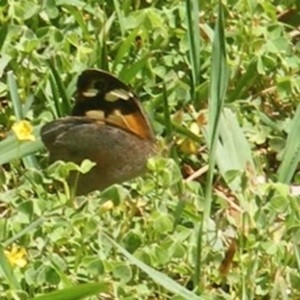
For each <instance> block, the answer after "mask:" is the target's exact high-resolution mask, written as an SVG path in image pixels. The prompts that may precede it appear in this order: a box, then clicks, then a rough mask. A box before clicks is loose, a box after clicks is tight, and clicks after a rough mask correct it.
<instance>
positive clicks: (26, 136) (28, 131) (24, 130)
mask: <svg viewBox="0 0 300 300" xmlns="http://www.w3.org/2000/svg"><path fill="white" fill-rule="evenodd" d="M12 130H13V132H14V133H15V135H16V136H17V138H18V140H19V141H34V140H35V136H34V135H33V134H32V126H31V124H30V123H29V122H27V121H25V120H22V121H20V122H18V123H15V124H14V125H13V126H12Z"/></svg>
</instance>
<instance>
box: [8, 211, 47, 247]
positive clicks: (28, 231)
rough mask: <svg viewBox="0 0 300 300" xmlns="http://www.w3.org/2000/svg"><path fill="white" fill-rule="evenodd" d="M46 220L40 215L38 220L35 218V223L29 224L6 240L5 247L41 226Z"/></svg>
mask: <svg viewBox="0 0 300 300" xmlns="http://www.w3.org/2000/svg"><path fill="white" fill-rule="evenodd" d="M44 221H45V218H44V217H40V218H38V219H37V220H35V221H34V222H33V223H31V224H29V225H28V226H27V227H25V228H24V229H23V230H21V231H19V232H18V233H17V234H15V235H14V236H13V237H12V238H10V239H8V240H6V241H5V242H4V243H3V246H4V247H7V246H9V245H10V244H12V243H13V242H15V241H16V240H18V239H19V238H21V237H22V236H23V235H25V234H27V233H30V232H31V231H32V230H33V229H35V228H37V227H39V226H40V225H41V224H43V222H44Z"/></svg>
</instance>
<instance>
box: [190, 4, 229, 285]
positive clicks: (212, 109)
mask: <svg viewBox="0 0 300 300" xmlns="http://www.w3.org/2000/svg"><path fill="white" fill-rule="evenodd" d="M211 68H212V70H211V82H210V98H209V104H208V115H209V119H208V148H209V170H208V173H207V181H206V187H205V204H204V211H203V220H202V224H201V226H200V229H199V233H198V242H197V254H196V258H197V259H196V265H195V275H194V280H195V285H198V284H199V282H200V274H201V258H202V236H203V232H204V231H205V228H206V226H207V224H208V222H209V218H210V213H211V201H212V200H211V198H212V188H213V172H214V168H215V163H216V150H217V143H218V137H219V128H220V118H221V112H222V109H223V104H224V98H225V93H226V89H227V83H228V67H227V62H226V48H225V36H224V20H223V5H222V3H221V1H219V9H218V19H217V22H216V26H215V33H214V40H213V51H212V67H211Z"/></svg>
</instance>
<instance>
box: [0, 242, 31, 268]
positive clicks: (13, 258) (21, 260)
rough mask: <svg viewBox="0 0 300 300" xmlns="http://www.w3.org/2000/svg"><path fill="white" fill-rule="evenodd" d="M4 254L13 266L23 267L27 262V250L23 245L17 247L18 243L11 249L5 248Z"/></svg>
mask: <svg viewBox="0 0 300 300" xmlns="http://www.w3.org/2000/svg"><path fill="white" fill-rule="evenodd" d="M4 254H5V256H6V257H7V259H8V260H9V262H10V263H11V265H12V266H18V267H20V268H22V267H24V266H25V265H26V264H27V260H26V256H27V252H26V250H25V248H23V247H17V246H16V245H14V246H12V248H11V250H10V251H8V250H5V251H4Z"/></svg>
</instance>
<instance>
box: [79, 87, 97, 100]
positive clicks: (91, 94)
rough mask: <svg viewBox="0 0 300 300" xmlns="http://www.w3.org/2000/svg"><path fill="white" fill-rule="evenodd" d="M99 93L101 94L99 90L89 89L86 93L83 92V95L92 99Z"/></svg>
mask: <svg viewBox="0 0 300 300" xmlns="http://www.w3.org/2000/svg"><path fill="white" fill-rule="evenodd" d="M98 92H99V90H97V89H88V90H86V91H85V92H82V95H83V96H84V97H87V98H92V97H95V96H97V94H98Z"/></svg>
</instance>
